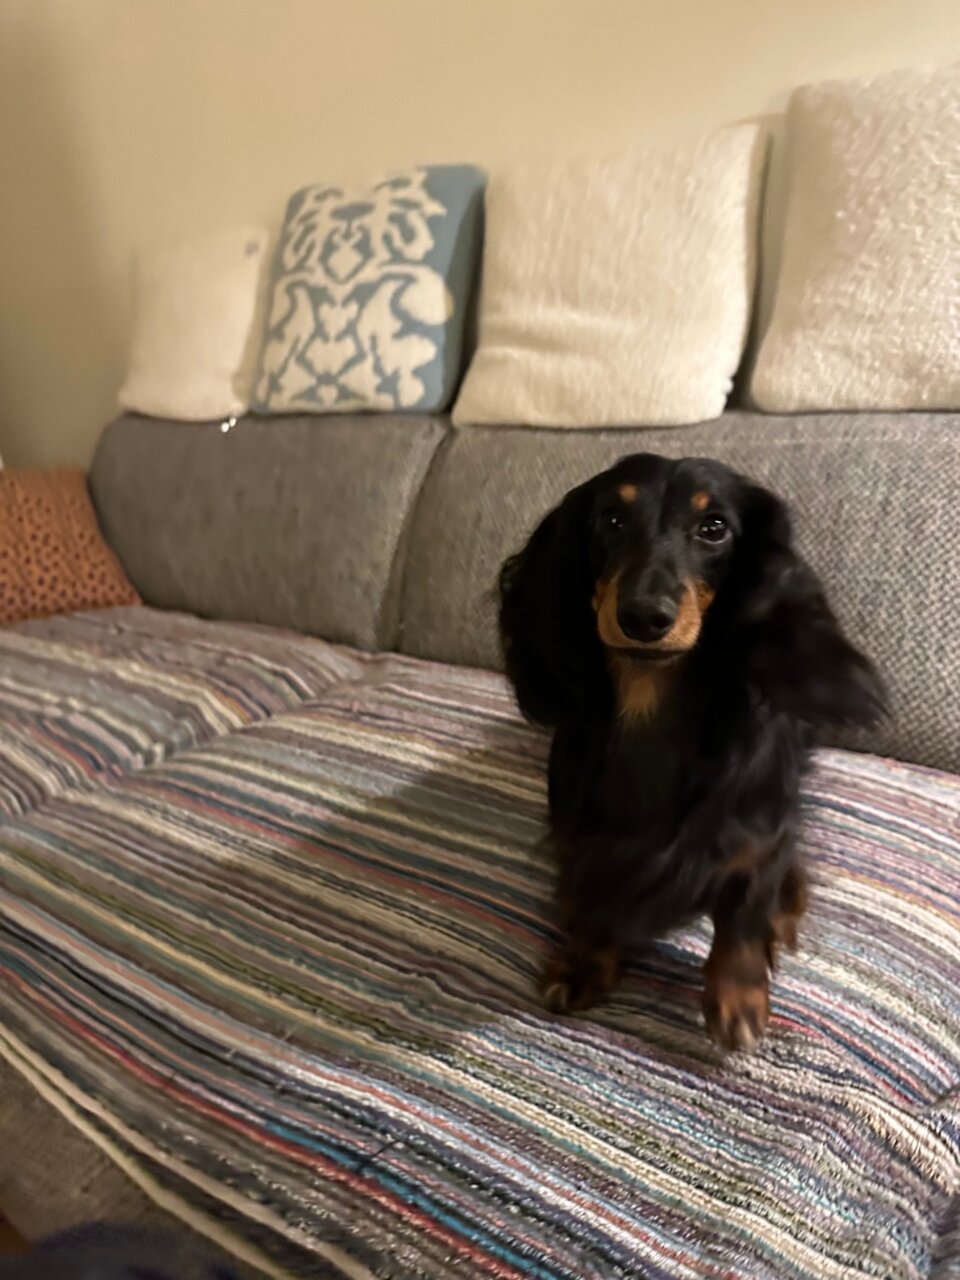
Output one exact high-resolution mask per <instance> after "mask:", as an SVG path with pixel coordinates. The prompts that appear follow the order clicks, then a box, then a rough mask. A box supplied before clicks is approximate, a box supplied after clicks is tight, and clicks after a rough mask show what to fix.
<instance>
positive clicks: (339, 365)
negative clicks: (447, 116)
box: [252, 165, 484, 413]
mask: <svg viewBox="0 0 960 1280" xmlns="http://www.w3.org/2000/svg"><path fill="white" fill-rule="evenodd" d="M483 187H484V177H483V174H482V173H481V172H480V171H479V170H478V169H475V168H473V167H472V166H470V165H430V166H426V167H424V168H418V169H412V170H410V171H408V172H405V173H400V174H397V175H395V176H393V177H389V178H385V179H383V181H381V182H377V183H375V184H374V185H373V186H371V187H369V188H368V189H365V190H349V189H347V188H345V187H343V186H335V185H319V186H310V187H304V188H303V189H302V190H300V191H297V192H296V193H295V194H294V195H293V197H292V198H291V199H290V202H289V204H288V206H287V211H286V218H285V221H284V225H283V229H282V231H281V235H280V242H279V245H278V247H277V252H276V257H275V261H274V266H273V275H272V280H271V286H270V302H269V315H268V319H267V324H266V332H265V334H264V341H263V347H262V351H261V355H260V366H259V372H258V376H257V379H256V384H255V389H254V397H253V406H252V407H253V408H254V409H255V410H256V411H257V412H259V413H290V412H301V413H303V412H307V413H340V412H345V411H353V410H364V409H368V410H380V411H391V410H394V411H396V410H401V411H403V410H406V411H424V412H430V411H435V410H439V409H444V408H446V406H447V405H448V404H449V403H450V401H451V400H452V398H453V395H454V392H455V391H456V387H457V383H458V381H459V376H460V370H461V362H462V354H463V342H464V325H465V321H466V317H467V314H468V310H469V306H470V302H471V293H472V289H473V283H474V278H475V275H476V268H477V261H478V257H479V252H480V240H481V234H482V211H483Z"/></svg>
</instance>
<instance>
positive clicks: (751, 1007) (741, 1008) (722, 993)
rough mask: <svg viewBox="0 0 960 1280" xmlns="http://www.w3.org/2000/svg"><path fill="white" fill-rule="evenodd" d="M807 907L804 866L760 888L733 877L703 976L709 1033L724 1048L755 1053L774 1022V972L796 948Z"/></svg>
mask: <svg viewBox="0 0 960 1280" xmlns="http://www.w3.org/2000/svg"><path fill="white" fill-rule="evenodd" d="M805 906H806V884H805V879H804V876H803V872H802V870H801V868H800V867H799V866H797V865H793V866H790V867H788V869H787V871H786V872H785V874H784V875H783V876H782V878H781V879H780V881H779V883H778V882H773V883H772V884H770V885H768V886H767V887H766V888H764V889H759V888H758V887H757V886H756V885H755V884H754V883H752V882H751V881H750V879H749V878H748V877H746V876H743V875H740V874H734V875H732V876H731V877H730V879H729V880H728V881H727V883H726V884H725V885H724V886H723V888H722V889H721V891H720V894H719V896H718V898H717V902H716V904H715V906H714V908H713V911H712V915H713V929H714V933H713V946H712V947H711V949H710V955H709V957H708V959H707V963H706V968H705V970H704V976H705V979H706V984H705V988H704V996H703V1012H704V1017H705V1019H706V1023H707V1030H708V1031H709V1032H710V1034H711V1036H712V1037H713V1039H714V1040H716V1042H717V1043H718V1044H719V1045H721V1046H722V1047H723V1048H724V1049H731V1050H738V1049H739V1050H745V1051H749V1050H750V1049H753V1048H754V1047H755V1046H756V1044H757V1043H758V1041H759V1040H760V1039H761V1037H762V1036H763V1033H764V1031H765V1030H766V1027H767V1022H768V1021H769V1018H770V974H771V972H772V970H773V967H774V962H775V959H776V953H777V950H778V948H779V947H781V946H785V947H787V948H788V949H789V950H793V949H794V947H795V946H796V941H797V926H798V923H799V920H800V917H801V915H802V914H803V911H804V908H805Z"/></svg>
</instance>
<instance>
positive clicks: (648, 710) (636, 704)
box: [610, 653, 673, 720]
mask: <svg viewBox="0 0 960 1280" xmlns="http://www.w3.org/2000/svg"><path fill="white" fill-rule="evenodd" d="M610 672H611V674H612V676H613V683H614V687H615V688H616V692H617V711H618V712H619V714H620V717H621V718H622V719H624V720H649V719H650V718H651V717H652V716H653V715H655V713H656V710H657V707H658V706H659V705H660V701H661V699H662V697H663V695H664V692H665V691H666V689H667V687H668V685H669V683H670V681H671V680H672V679H673V664H672V663H671V664H670V665H669V666H658V667H652V666H651V667H642V666H638V665H637V663H636V662H634V661H633V660H632V659H630V658H626V657H624V656H623V654H620V653H612V654H611V655H610Z"/></svg>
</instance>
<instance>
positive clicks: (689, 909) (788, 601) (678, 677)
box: [500, 454, 884, 1049]
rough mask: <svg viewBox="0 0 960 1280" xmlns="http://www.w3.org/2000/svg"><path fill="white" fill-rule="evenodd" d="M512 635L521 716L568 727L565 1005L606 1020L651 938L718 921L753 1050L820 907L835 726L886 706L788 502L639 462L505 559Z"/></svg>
mask: <svg viewBox="0 0 960 1280" xmlns="http://www.w3.org/2000/svg"><path fill="white" fill-rule="evenodd" d="M500 631H501V637H502V642H503V649H504V656H505V661H506V667H507V673H508V675H509V677H510V679H511V681H512V683H513V686H514V689H515V691H516V696H517V701H518V703H519V705H520V708H521V710H522V711H523V712H524V714H525V715H526V716H527V717H528V718H529V719H530V720H532V721H534V722H535V723H537V724H540V725H544V726H546V727H548V728H550V729H552V730H553V743H552V747H551V752H550V766H549V808H550V828H551V836H552V840H551V843H552V845H553V847H554V849H555V851H556V855H557V859H558V864H559V877H558V878H559V884H558V894H557V904H558V910H559V924H560V926H561V929H562V932H563V942H562V944H561V945H560V947H559V948H558V949H557V950H556V952H555V953H554V955H553V956H552V958H551V959H550V961H549V963H548V966H547V970H546V973H545V974H544V978H543V996H544V1000H545V1002H546V1004H547V1005H548V1007H549V1008H550V1009H552V1010H554V1011H555V1012H560V1013H563V1012H568V1011H572V1010H577V1009H585V1008H588V1007H589V1006H591V1005H593V1004H594V1003H595V1002H597V1001H598V1000H600V999H602V998H603V996H604V995H605V994H606V993H607V992H609V991H610V989H611V988H612V987H613V985H614V984H615V983H616V981H617V978H618V975H619V973H620V968H621V963H622V957H623V953H624V949H625V948H626V947H627V946H628V945H629V944H630V943H633V942H636V941H638V940H643V939H650V938H653V937H656V936H657V935H659V934H662V933H664V932H665V931H667V930H669V929H670V928H671V927H673V926H675V925H678V924H681V923H683V922H685V921H689V920H690V919H692V918H694V917H696V916H699V915H701V914H703V913H707V914H709V915H710V916H711V917H712V919H713V925H714V938H713V945H712V949H711V952H710V957H709V959H708V961H707V965H706V970H705V993H704V1001H703V1008H704V1014H705V1018H706V1023H707V1027H708V1030H709V1031H710V1033H711V1035H712V1036H713V1037H714V1039H715V1040H716V1041H717V1042H718V1043H719V1044H720V1045H722V1046H723V1047H724V1048H727V1049H749V1048H751V1047H752V1046H753V1045H754V1044H755V1043H756V1042H757V1040H758V1039H759V1037H760V1036H761V1035H762V1034H763V1032H764V1029H765V1027H766V1023H767V1020H768V1017H769V1008H770V996H769V980H770V973H771V971H772V968H773V965H774V961H775V956H776V951H777V948H778V946H780V945H785V946H788V947H793V946H794V945H795V943H796V935H797V925H798V921H799V918H800V916H801V914H802V912H803V909H804V903H805V880H804V872H803V868H802V866H801V863H800V859H799V856H798V852H797V848H796V843H795V838H794V837H795V827H796V822H797V811H798V797H799V790H800V780H801V776H802V773H803V771H804V768H805V766H806V763H807V758H808V754H809V751H810V749H811V747H812V745H813V741H814V735H815V733H816V730H817V729H818V728H820V727H822V726H825V725H845V726H869V725H872V724H874V723H875V722H877V721H878V720H879V719H880V718H881V717H882V715H883V714H884V694H883V689H882V686H881V683H880V681H879V679H878V677H877V675H876V673H875V671H874V669H873V667H872V666H871V664H870V662H869V661H868V660H867V659H866V658H865V657H864V656H863V655H862V654H861V653H859V652H858V651H857V650H856V649H855V648H854V647H853V645H851V644H850V642H849V641H848V640H847V639H846V638H845V637H844V635H843V633H842V632H841V630H840V627H839V625H838V623H837V620H836V618H835V617H834V614H833V612H832V610H831V608H830V605H829V604H828V603H827V600H826V597H825V595H824V591H823V588H822V587H821V585H820V583H819V581H818V580H817V577H816V576H815V574H814V573H813V571H812V570H811V569H810V568H809V567H808V565H807V564H805V563H804V561H803V560H802V559H801V558H800V557H799V556H798V555H797V554H796V552H795V551H794V550H793V546H792V539H791V528H790V520H789V516H788V513H787V510H786V508H785V506H784V504H783V503H782V502H781V501H780V499H779V498H777V497H776V496H775V495H774V494H772V493H770V492H769V491H768V490H766V489H763V488H761V487H759V486H758V485H756V484H754V483H752V482H751V481H750V480H748V479H746V478H745V477H743V476H741V475H738V474H736V473H735V472H733V471H731V470H729V469H728V468H727V467H725V466H723V465H721V464H720V463H718V462H713V461H709V460H704V459H695V458H685V459H683V460H680V461H673V460H670V459H667V458H661V457H657V456H655V455H653V454H636V455H634V456H632V457H629V458H625V459H623V460H622V461H621V462H619V463H618V464H617V465H616V466H614V467H612V468H611V469H610V470H609V471H605V472H604V473H603V474H602V475H599V476H596V477H595V478H594V479H592V480H589V481H587V483H586V484H582V485H580V486H579V488H576V489H574V490H572V491H571V492H570V493H568V494H567V496H566V497H565V498H564V500H563V501H562V502H561V503H560V505H559V506H558V507H557V508H556V509H555V510H554V511H552V512H550V514H549V515H547V516H546V518H545V519H544V520H543V521H542V523H541V524H540V526H539V527H538V528H537V529H536V531H535V532H534V534H533V536H532V537H531V538H530V541H529V542H528V544H527V546H526V547H525V548H524V550H523V551H521V552H520V553H519V554H518V555H516V556H514V557H513V558H511V559H510V560H508V561H507V562H506V564H505V565H504V566H503V569H502V571H501V574H500Z"/></svg>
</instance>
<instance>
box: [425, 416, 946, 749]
mask: <svg viewBox="0 0 960 1280" xmlns="http://www.w3.org/2000/svg"><path fill="white" fill-rule="evenodd" d="M638 451H647V452H654V453H663V454H667V455H671V456H683V455H701V456H710V457H716V458H720V459H722V460H723V461H725V462H727V463H730V464H732V465H733V466H735V467H737V468H739V469H741V470H743V471H745V472H747V473H749V474H751V475H753V476H755V477H757V478H758V479H759V480H761V481H763V482H764V483H766V484H769V485H770V486H772V487H773V488H774V489H776V490H777V491H778V492H780V493H781V494H783V495H784V496H785V497H787V498H788V499H789V500H790V502H791V504H792V506H793V509H794V512H795V517H796V524H797V530H798V540H799V544H800V547H801V549H802V551H803V552H804V553H805V554H806V556H807V557H808V558H809V560H810V561H811V563H812V564H813V565H814V567H815V568H816V569H817V571H818V572H819V573H820V574H821V575H822V577H823V579H824V581H825V583H826V585H827V587H828V590H829V592H830V595H831V598H832V601H833V603H834V606H835V607H836V609H837V612H838V613H839V615H840V617H841V618H842V620H843V622H844V623H845V625H846V626H847V628H848V629H849V632H850V634H851V636H852V637H853V638H854V639H855V640H856V641H857V642H858V643H859V644H861V645H862V646H863V647H864V648H865V649H866V650H867V652H868V653H870V654H871V655H872V657H873V658H874V660H875V661H876V662H877V663H878V664H879V666H880V667H881V669H882V671H883V673H884V676H885V678H886V680H887V682H888V684H889V687H890V689H891V693H892V696H893V703H894V711H895V719H894V723H893V725H892V726H891V727H890V729H888V730H884V731H883V732H882V733H880V734H879V735H875V736H874V737H873V738H872V739H871V740H870V741H869V742H867V743H866V744H864V745H868V746H870V747H872V748H874V749H876V750H878V751H881V752H883V753H884V754H889V755H894V756H898V757H900V758H902V759H905V760H911V761H917V762H919V763H926V764H931V765H935V766H939V767H940V768H947V769H960V627H958V625H957V618H958V614H960V519H958V508H960V415H949V414H940V415H925V414H885V415H880V414H876V415H871V414H856V415H840V414H832V415H810V416H805V417H768V416H765V415H762V414H754V413H746V412H736V413H729V414H727V415H725V416H724V417H723V418H722V419H720V420H719V421H718V422H713V423H708V424H704V425H702V426H696V427H683V428H676V429H665V430H650V431H629V430H628V431H603V432H551V431H542V430H532V429H530V428H526V427H524V428H505V427H494V428H469V429H466V430H464V431H462V432H459V433H457V434H456V435H455V436H454V437H453V438H452V439H451V441H450V442H449V443H448V445H447V446H446V447H445V448H444V450H443V454H442V456H441V457H440V458H439V459H438V461H437V464H436V466H435V467H434V468H433V470H432V471H431V474H430V476H429V478H428V480H427V482H426V486H425V491H424V494H423V498H422V500H421V503H420V505H419V508H418V512H417V516H416V519H415V522H414V528H413V532H412V535H411V545H410V554H409V558H408V563H407V572H406V589H405V597H404V610H403V615H404V616H403V631H402V642H401V643H402V647H403V649H404V651H405V652H407V653H411V654H415V655H418V656H422V657H429V658H434V659H439V660H442V661H449V662H457V663H469V664H476V665H480V666H496V665H499V654H498V649H497V642H496V636H495V626H494V617H495V610H494V603H493V598H492V591H491V589H492V587H493V584H494V582H495V579H496V575H497V570H498V567H499V565H500V563H501V561H502V560H503V559H504V557H505V556H506V555H507V554H509V553H510V552H512V551H514V550H516V549H518V548H519V547H520V546H521V544H522V543H523V541H524V539H525V538H526V536H527V535H528V534H529V532H530V531H531V530H532V529H533V527H534V526H535V525H536V523H537V521H538V520H539V518H540V517H541V516H542V515H543V514H544V513H545V512H546V511H547V510H548V509H549V508H550V507H551V506H553V505H554V504H555V503H556V502H557V500H558V499H559V498H560V497H561V496H562V494H563V493H565V492H566V490H567V489H569V488H570V487H571V486H572V485H575V484H577V483H579V482H580V481H581V480H584V479H586V478H587V477H588V476H590V475H592V474H594V473H595V472H597V471H599V470H602V469H603V468H604V467H605V466H607V465H609V464H610V463H611V462H613V461H614V460H615V459H617V458H619V457H622V456H623V455H624V454H628V453H633V452H638Z"/></svg>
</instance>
